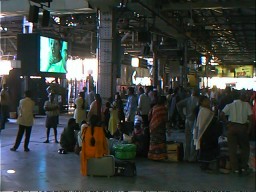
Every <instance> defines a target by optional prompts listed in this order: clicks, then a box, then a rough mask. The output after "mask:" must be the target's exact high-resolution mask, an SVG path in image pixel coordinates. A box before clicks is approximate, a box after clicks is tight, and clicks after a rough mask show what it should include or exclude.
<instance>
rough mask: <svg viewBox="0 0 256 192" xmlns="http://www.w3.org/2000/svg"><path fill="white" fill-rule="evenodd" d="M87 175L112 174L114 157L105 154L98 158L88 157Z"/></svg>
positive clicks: (113, 171) (108, 175) (113, 172)
mask: <svg viewBox="0 0 256 192" xmlns="http://www.w3.org/2000/svg"><path fill="white" fill-rule="evenodd" d="M87 175H88V176H107V177H110V176H114V175H115V158H114V156H112V155H106V156H104V157H100V158H90V159H88V161H87Z"/></svg>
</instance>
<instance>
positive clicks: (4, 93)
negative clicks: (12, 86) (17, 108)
mask: <svg viewBox="0 0 256 192" xmlns="http://www.w3.org/2000/svg"><path fill="white" fill-rule="evenodd" d="M9 98H10V96H9V93H8V88H7V85H6V84H3V88H2V90H1V92H0V104H1V127H0V130H2V129H5V123H6V122H7V118H8V107H9Z"/></svg>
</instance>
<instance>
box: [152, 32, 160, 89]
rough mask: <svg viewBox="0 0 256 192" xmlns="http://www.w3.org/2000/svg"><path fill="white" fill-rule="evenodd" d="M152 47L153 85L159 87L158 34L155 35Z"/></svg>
mask: <svg viewBox="0 0 256 192" xmlns="http://www.w3.org/2000/svg"><path fill="white" fill-rule="evenodd" d="M151 43H152V49H153V86H154V87H156V88H157V89H158V87H159V86H158V85H159V81H158V56H157V54H158V53H157V36H156V35H153V39H152V42H151Z"/></svg>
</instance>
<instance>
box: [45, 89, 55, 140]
mask: <svg viewBox="0 0 256 192" xmlns="http://www.w3.org/2000/svg"><path fill="white" fill-rule="evenodd" d="M44 110H45V113H46V122H45V127H46V140H45V141H44V143H49V136H50V129H51V128H53V130H54V137H55V143H59V142H58V139H57V125H58V118H59V104H58V103H57V102H56V101H55V100H54V94H53V93H50V94H49V100H48V101H45V103H44Z"/></svg>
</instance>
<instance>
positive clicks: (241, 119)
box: [222, 100, 252, 124]
mask: <svg viewBox="0 0 256 192" xmlns="http://www.w3.org/2000/svg"><path fill="white" fill-rule="evenodd" d="M222 112H224V113H225V115H228V121H230V122H233V123H241V124H245V123H247V121H248V116H250V115H252V107H251V106H250V104H249V103H248V102H243V101H241V100H234V101H233V103H230V104H227V105H226V106H225V107H224V109H223V110H222Z"/></svg>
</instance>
